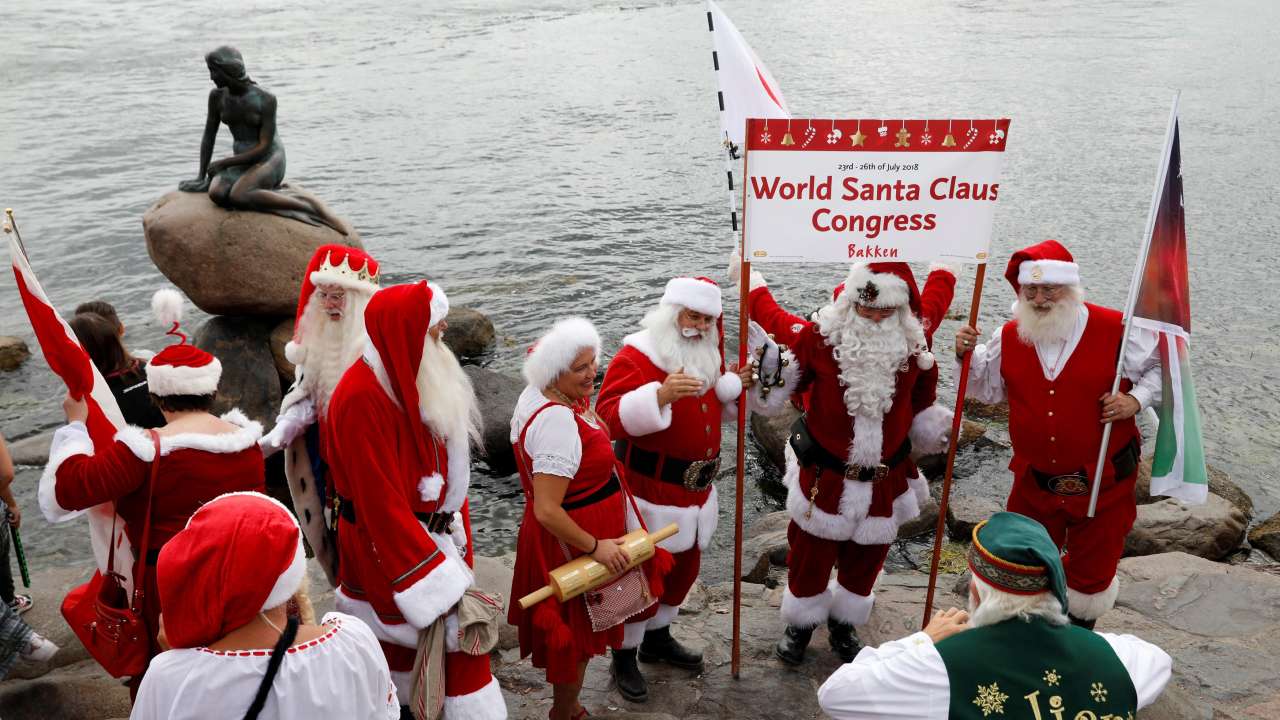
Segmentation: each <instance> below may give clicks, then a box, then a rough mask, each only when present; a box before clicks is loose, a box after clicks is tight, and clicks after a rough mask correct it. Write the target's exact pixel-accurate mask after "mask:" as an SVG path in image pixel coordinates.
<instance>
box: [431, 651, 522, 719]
mask: <svg viewBox="0 0 1280 720" xmlns="http://www.w3.org/2000/svg"><path fill="white" fill-rule="evenodd" d="M446 662H447V661H446ZM445 672H448V669H447V668H446V670H445ZM506 717H507V701H506V699H505V698H503V697H502V688H501V687H500V686H499V685H498V679H497V678H493V677H491V678H489V682H488V683H486V684H485V686H484V687H482V688H480V689H479V690H477V691H475V692H473V693H469V694H467V695H448V696H446V697H445V699H444V714H443V715H442V716H441V718H442V720H504V718H506Z"/></svg>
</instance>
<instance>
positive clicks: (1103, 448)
mask: <svg viewBox="0 0 1280 720" xmlns="http://www.w3.org/2000/svg"><path fill="white" fill-rule="evenodd" d="M1181 94H1182V93H1181V91H1179V92H1175V93H1174V94H1173V107H1172V108H1171V109H1170V110H1169V124H1168V126H1167V127H1166V128H1165V135H1164V152H1162V153H1161V155H1160V166H1159V168H1158V169H1157V170H1156V186H1155V188H1154V189H1153V190H1152V192H1151V209H1150V210H1149V211H1148V212H1147V229H1146V232H1145V233H1144V234H1143V236H1142V249H1141V250H1140V251H1139V252H1138V264H1137V265H1136V266H1135V267H1134V270H1133V277H1132V278H1131V279H1130V280H1129V294H1128V296H1127V297H1126V298H1125V301H1124V333H1123V334H1122V335H1121V336H1120V352H1119V353H1117V355H1118V357H1116V373H1115V377H1114V378H1112V380H1111V394H1112V395H1115V394H1116V393H1117V392H1119V390H1120V380H1121V378H1122V377H1123V373H1124V350H1125V347H1126V346H1127V345H1128V344H1129V331H1130V330H1132V328H1133V306H1134V304H1135V303H1136V302H1137V300H1138V288H1139V285H1140V284H1141V282H1142V269H1143V268H1144V267H1146V265H1147V254H1148V253H1149V252H1150V251H1151V233H1152V232H1153V231H1154V230H1155V225H1156V213H1157V211H1158V210H1159V205H1160V193H1161V190H1163V188H1164V183H1165V179H1166V177H1167V176H1168V174H1169V150H1170V148H1171V147H1172V146H1173V132H1174V128H1175V127H1177V124H1178V98H1179V96H1181ZM1113 424H1114V423H1107V424H1106V425H1104V426H1103V428H1102V443H1101V444H1100V445H1099V446H1098V459H1097V462H1096V463H1095V465H1094V470H1093V482H1092V485H1093V489H1092V491H1091V492H1090V494H1089V512H1088V513H1087V515H1086V516H1087V517H1093V516H1094V514H1095V513H1096V512H1097V510H1098V493H1099V491H1100V490H1101V488H1102V471H1103V468H1105V467H1106V466H1105V465H1104V464H1103V463H1104V462H1106V460H1107V446H1108V445H1109V444H1110V443H1111V426H1112V425H1113Z"/></svg>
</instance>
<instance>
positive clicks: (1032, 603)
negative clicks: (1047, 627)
mask: <svg viewBox="0 0 1280 720" xmlns="http://www.w3.org/2000/svg"><path fill="white" fill-rule="evenodd" d="M970 583H972V585H973V587H974V588H975V589H977V591H978V600H977V602H976V603H975V602H974V599H973V595H972V594H970V595H969V625H970V626H971V627H982V626H983V625H995V624H996V623H1000V622H1004V621H1005V620H1011V619H1013V618H1019V619H1021V620H1030V619H1032V618H1036V617H1039V618H1044V619H1045V620H1047V621H1049V623H1050V624H1051V625H1066V624H1067V623H1068V622H1070V620H1069V619H1068V618H1067V613H1066V611H1065V610H1063V609H1062V603H1060V602H1058V598H1057V597H1055V596H1054V594H1053V593H1051V592H1048V591H1045V592H1042V593H1037V594H1035V595H1014V594H1013V593H1008V592H1003V591H1002V590H999V589H998V588H995V587H992V586H991V584H989V583H987V582H986V581H984V580H983V579H981V578H979V577H977V576H976V575H975V576H971V578H970Z"/></svg>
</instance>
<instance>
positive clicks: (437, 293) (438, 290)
mask: <svg viewBox="0 0 1280 720" xmlns="http://www.w3.org/2000/svg"><path fill="white" fill-rule="evenodd" d="M427 287H429V288H431V324H430V325H428V326H427V329H428V330H429V329H431V328H433V327H435V326H436V325H439V324H440V321H441V320H444V319H445V318H446V317H448V316H449V296H448V295H445V294H444V288H442V287H440V286H439V285H437V284H435V283H433V282H429V283H427Z"/></svg>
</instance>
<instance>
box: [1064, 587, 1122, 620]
mask: <svg viewBox="0 0 1280 720" xmlns="http://www.w3.org/2000/svg"><path fill="white" fill-rule="evenodd" d="M1119 594H1120V578H1119V577H1113V578H1111V584H1110V585H1108V586H1107V589H1106V590H1103V591H1102V592H1097V593H1092V594H1091V593H1082V592H1080V591H1079V590H1075V589H1074V588H1070V587H1068V588H1067V607H1068V612H1070V613H1071V614H1072V615H1074V616H1075V617H1078V618H1080V619H1081V620H1097V619H1098V618H1100V617H1102V616H1103V615H1106V614H1107V611H1108V610H1110V609H1111V608H1113V607H1115V604H1116V596H1117V595H1119Z"/></svg>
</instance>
